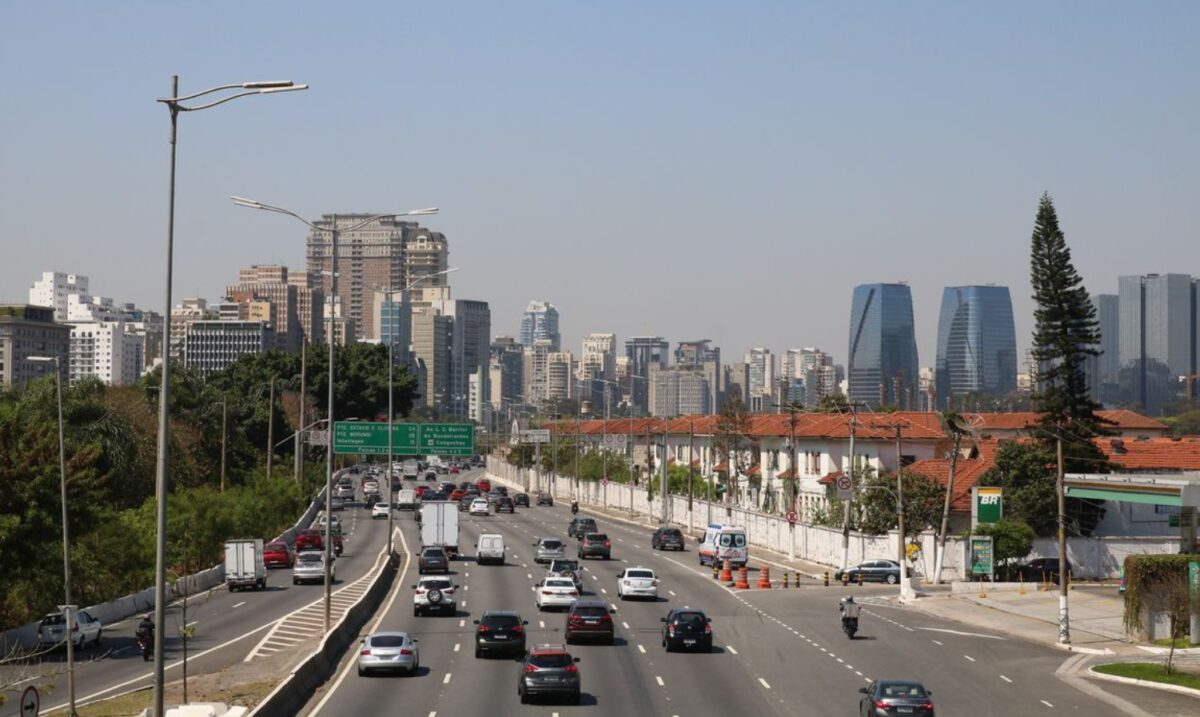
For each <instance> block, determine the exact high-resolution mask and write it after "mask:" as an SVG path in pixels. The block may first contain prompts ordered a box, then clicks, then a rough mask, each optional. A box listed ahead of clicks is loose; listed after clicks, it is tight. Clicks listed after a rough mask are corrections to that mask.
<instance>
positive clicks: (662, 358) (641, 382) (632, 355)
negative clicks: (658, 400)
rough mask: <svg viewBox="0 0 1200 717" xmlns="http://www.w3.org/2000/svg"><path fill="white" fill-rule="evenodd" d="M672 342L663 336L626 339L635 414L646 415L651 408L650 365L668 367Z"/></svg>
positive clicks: (630, 388)
mask: <svg viewBox="0 0 1200 717" xmlns="http://www.w3.org/2000/svg"><path fill="white" fill-rule="evenodd" d="M669 350H670V344H668V343H667V340H666V339H664V338H663V337H661V336H631V337H630V338H628V339H625V356H626V357H628V359H629V369H628V370H629V373H628V374H627V378H628V379H629V393H630V398H631V401H632V409H633V413H634V415H645V414H646V413H647V412H648V411H649V409H650V370H651V369H650V367H651V366H656V367H658V368H666V367H667V359H668V356H669V354H668V352H669Z"/></svg>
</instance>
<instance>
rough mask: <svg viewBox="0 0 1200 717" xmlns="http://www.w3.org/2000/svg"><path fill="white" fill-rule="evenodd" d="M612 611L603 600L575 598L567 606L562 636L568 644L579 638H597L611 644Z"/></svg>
mask: <svg viewBox="0 0 1200 717" xmlns="http://www.w3.org/2000/svg"><path fill="white" fill-rule="evenodd" d="M614 612H616V610H615V609H614V608H611V607H609V606H608V603H606V602H605V601H603V600H576V601H575V602H574V603H572V604H571V607H569V608H567V624H566V627H564V628H563V638H564V639H566V641H567V644H568V645H570V644H571V643H572V642H575V641H576V640H578V639H580V638H599V639H600V640H601V641H602V642H606V643H608V644H609V645H611V644H613V641H614V639H615V637H614V631H613V619H612V613H614Z"/></svg>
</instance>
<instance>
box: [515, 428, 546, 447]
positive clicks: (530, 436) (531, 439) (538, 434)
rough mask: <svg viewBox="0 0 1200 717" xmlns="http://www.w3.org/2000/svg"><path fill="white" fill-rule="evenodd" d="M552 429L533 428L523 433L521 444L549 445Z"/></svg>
mask: <svg viewBox="0 0 1200 717" xmlns="http://www.w3.org/2000/svg"><path fill="white" fill-rule="evenodd" d="M549 442H550V429H549V428H531V429H529V430H527V431H521V443H549Z"/></svg>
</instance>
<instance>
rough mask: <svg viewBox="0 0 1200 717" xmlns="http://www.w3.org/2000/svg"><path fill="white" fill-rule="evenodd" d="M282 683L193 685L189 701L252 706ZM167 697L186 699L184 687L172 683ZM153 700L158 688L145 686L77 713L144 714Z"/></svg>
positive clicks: (82, 716) (83, 716) (92, 716)
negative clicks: (219, 686) (214, 687)
mask: <svg viewBox="0 0 1200 717" xmlns="http://www.w3.org/2000/svg"><path fill="white" fill-rule="evenodd" d="M278 684H279V682H278V680H266V681H262V682H247V683H244V684H240V685H235V686H233V687H227V688H225V689H222V690H219V691H218V690H205V689H196V688H194V687H193V688H191V689H189V690H188V700H189V701H191V702H224V703H226V704H229V705H242V706H245V707H252V706H254V705H256V704H258V702H259V701H260V700H262V698H264V697H266V696H267V695H268V694H270V692H271V690H273V689H275V686H276V685H278ZM164 698H165V699H164V701H165V702H166V704H167V706H168V707H169V706H171V705H177V704H179V703H180V702H181V701H182V700H183V687H182V686H181V685H180V684H178V683H171V684H168V685H167V691H166V694H165V695H164ZM153 699H154V691H153V690H151V689H144V690H139V691H137V692H131V693H129V694H127V695H120V696H119V697H113V698H111V699H107V700H101V701H99V702H93V703H91V704H87V705H83V706H82V707H79V708H78V709H77V710H76V712H78V713H79V717H135V716H136V715H140V714H141V713H142V710H144V709H147V708H149V707H150V702H151V701H152V700H153ZM51 714H53V715H65V714H66V710H59V711H57V712H52V713H51Z"/></svg>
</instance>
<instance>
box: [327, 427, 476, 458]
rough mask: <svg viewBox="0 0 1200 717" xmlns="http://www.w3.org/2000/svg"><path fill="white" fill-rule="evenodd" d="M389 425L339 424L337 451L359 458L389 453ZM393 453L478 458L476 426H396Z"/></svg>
mask: <svg viewBox="0 0 1200 717" xmlns="http://www.w3.org/2000/svg"><path fill="white" fill-rule="evenodd" d="M387 429H388V424H386V423H369V422H366V421H336V422H334V424H333V452H334V453H356V454H359V455H386V454H387V453H388V430H387ZM392 442H393V444H394V448H393V449H392V451H393V452H394V453H397V454H399V455H408V456H415V455H436V456H472V455H475V427H474V426H473V425H471V424H470V423H393V424H392Z"/></svg>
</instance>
